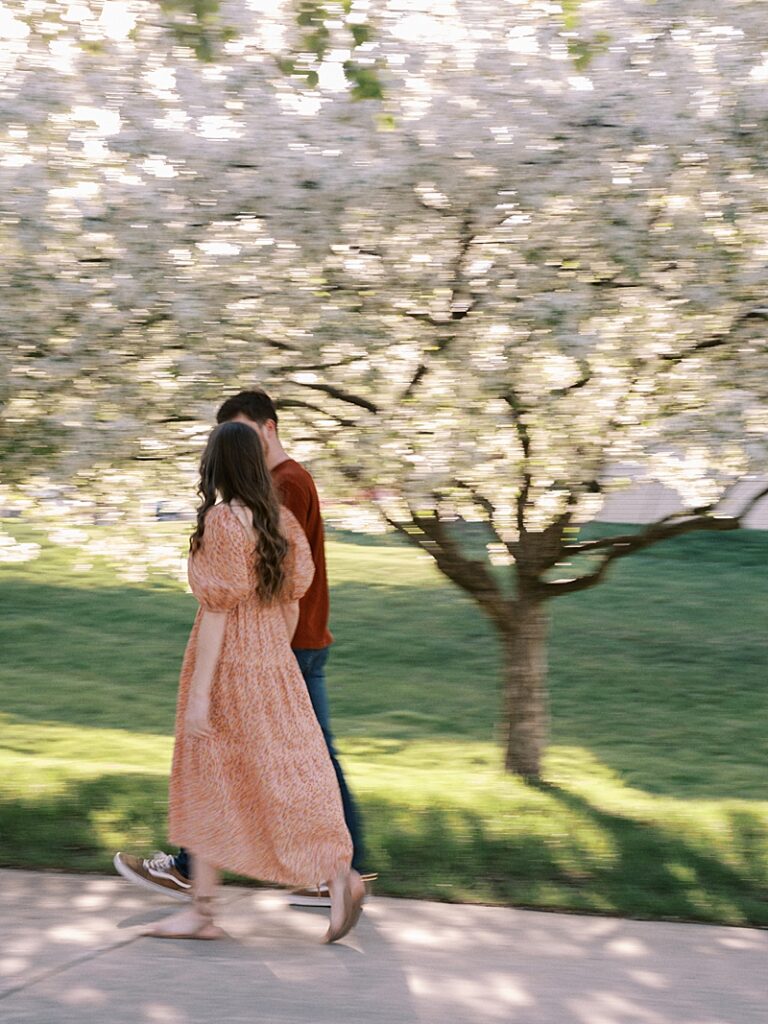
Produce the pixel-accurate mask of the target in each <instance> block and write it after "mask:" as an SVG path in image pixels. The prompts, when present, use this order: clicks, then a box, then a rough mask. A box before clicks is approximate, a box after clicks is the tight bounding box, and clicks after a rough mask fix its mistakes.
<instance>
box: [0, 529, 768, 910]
mask: <svg viewBox="0 0 768 1024" xmlns="http://www.w3.org/2000/svg"><path fill="white" fill-rule="evenodd" d="M8 525H9V527H10V528H11V529H12V530H13V531H14V532H16V533H18V534H19V535H21V534H24V537H25V539H28V538H30V537H32V536H33V535H32V534H31V533H30V531H29V529H27V528H24V527H20V526H19V525H18V524H16V523H13V524H8ZM38 539H39V538H38ZM329 555H330V566H331V575H332V583H333V597H332V601H333V609H334V616H333V623H332V626H333V628H334V631H335V633H336V639H337V643H336V645H335V647H334V652H333V656H332V659H331V662H330V665H329V683H330V691H331V698H332V705H333V712H334V723H335V729H336V733H337V736H338V739H339V745H340V748H341V751H342V754H343V758H344V763H345V766H346V769H347V771H348V775H349V777H350V781H351V784H352V786H353V787H354V789H355V791H356V793H357V794H358V797H359V799H360V801H361V803H362V805H363V810H364V814H365V823H366V827H367V837H368V844H369V848H370V861H371V866H372V867H375V868H376V869H377V870H379V871H380V872H381V881H380V883H379V886H378V891H379V892H385V893H391V894H399V895H411V896H427V897H434V898H438V899H449V900H469V901H471V900H475V901H483V902H492V903H511V904H517V905H527V906H535V907H547V908H567V909H573V910H581V911H591V912H602V913H621V914H628V915H631V916H636V917H657V918H686V919H695V920H708V921H723V922H728V923H746V922H751V923H756V924H764V925H765V924H768V793H767V792H766V763H767V762H768V696H767V687H766V683H765V680H766V665H767V664H768V633H767V631H766V621H768V617H767V615H766V613H767V612H768V576H767V574H766V572H765V564H766V558H767V556H768V538H767V537H765V536H764V535H763V534H759V533H740V534H734V535H723V536H719V537H705V536H697V537H688V538H683V539H681V540H679V541H677V542H675V543H672V544H668V545H666V546H663V547H659V548H656V549H653V550H651V551H649V552H646V553H643V554H641V555H638V556H636V557H634V558H631V559H627V560H626V561H625V562H624V563H620V564H618V565H617V567H616V571H615V572H614V573H613V575H612V576H611V577H610V578H609V580H608V581H607V582H606V583H605V584H604V585H602V586H601V587H599V588H596V589H595V590H593V591H590V592H587V593H585V594H582V595H577V596H573V597H570V598H564V599H560V600H559V601H557V602H556V603H555V604H554V606H553V611H554V623H553V637H552V646H551V659H550V660H551V690H552V717H553V742H552V746H551V748H550V750H549V753H548V756H547V759H546V767H545V778H546V781H545V783H543V784H542V785H539V786H531V785H526V784H524V783H523V782H521V781H518V780H517V779H514V778H510V777H508V776H505V775H504V774H503V773H502V772H501V770H500V762H501V757H500V751H499V749H498V747H497V746H496V745H495V744H494V729H495V721H496V713H497V709H498V705H499V686H498V653H497V650H496V646H495V642H494V638H493V635H492V633H491V631H490V629H489V627H488V626H487V624H486V623H485V621H484V620H483V618H482V617H481V616H480V614H479V613H478V612H477V610H476V609H475V607H474V605H472V603H471V602H469V601H467V600H465V599H464V598H463V597H462V595H461V594H459V593H458V592H457V591H456V590H455V589H454V588H453V587H451V586H450V585H448V584H447V583H445V582H444V581H443V580H442V579H441V578H440V577H439V576H438V574H437V573H436V571H435V570H434V568H433V566H432V564H431V562H429V561H428V560H425V559H423V558H421V557H419V556H418V554H416V553H415V552H413V551H411V550H410V549H409V548H406V547H404V546H402V545H400V544H398V543H394V542H392V541H383V540H382V541H379V542H376V543H372V542H371V541H370V539H367V540H365V541H362V540H361V539H360V540H358V539H355V538H353V537H351V536H345V535H335V536H334V537H333V538H332V539H331V541H330V544H329ZM76 560H77V559H76V557H75V556H74V555H73V554H72V552H71V551H69V550H68V549H62V548H56V547H51V546H44V549H43V553H42V555H41V557H40V558H39V559H37V560H35V561H33V562H28V563H24V564H21V565H9V566H4V567H3V568H2V589H1V590H0V602H1V607H0V611H1V612H2V617H1V619H0V647H1V649H2V651H3V658H2V660H0V707H2V709H3V716H2V718H0V780H1V781H0V863H2V864H4V865H8V866H25V867H56V868H68V869H74V870H104V869H108V868H109V864H110V859H111V855H112V852H113V851H114V849H115V848H117V847H123V848H126V847H127V848H130V849H135V850H137V851H138V850H141V851H143V850H149V849H153V848H155V847H163V846H166V845H167V844H166V841H165V808H166V786H167V773H168V767H169V761H170V755H171V750H172V728H173V714H174V706H175V693H176V681H177V674H178V669H179V664H180V660H181V655H182V652H183V648H184V644H185V642H186V638H187V633H188V629H189V626H190V624H191V620H192V617H193V614H194V608H195V602H194V600H193V598H191V597H190V596H189V595H187V594H185V593H183V591H182V589H181V587H180V586H177V585H174V584H171V583H165V584H164V583H161V582H155V583H152V584H147V585H145V586H138V585H126V584H122V583H119V581H118V580H117V578H116V577H115V575H114V574H113V572H112V571H111V570H110V569H109V567H108V566H106V565H105V564H103V563H100V562H98V561H97V563H96V565H95V568H94V569H93V571H92V572H90V573H77V572H74V571H73V562H75V561H76Z"/></svg>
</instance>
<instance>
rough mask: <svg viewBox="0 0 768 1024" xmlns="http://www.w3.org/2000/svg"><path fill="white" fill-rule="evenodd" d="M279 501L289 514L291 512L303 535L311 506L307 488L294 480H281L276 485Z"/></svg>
mask: <svg viewBox="0 0 768 1024" xmlns="http://www.w3.org/2000/svg"><path fill="white" fill-rule="evenodd" d="M277 493H278V497H279V498H280V501H281V503H282V504H283V505H285V507H286V508H287V509H288V511H289V512H293V514H294V516H296V520H297V522H298V524H299V526H300V527H301V528H302V530H303V531H304V533H306V532H307V527H308V525H309V512H310V508H311V506H312V493H311V491H310V489H309V487H306V486H302V484H300V483H297V482H296V481H295V480H283V481H281V482H280V483H278V485H277Z"/></svg>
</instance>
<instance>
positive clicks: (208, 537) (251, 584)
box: [187, 505, 256, 612]
mask: <svg viewBox="0 0 768 1024" xmlns="http://www.w3.org/2000/svg"><path fill="white" fill-rule="evenodd" d="M252 547H253V546H252V545H251V544H249V543H248V539H247V537H246V536H245V532H244V530H243V527H242V526H241V525H240V523H239V522H237V520H236V518H235V514H234V513H233V512H232V510H231V509H229V508H227V507H226V505H214V506H213V508H211V509H209V510H208V512H207V513H206V516H205V531H204V533H203V540H202V543H201V545H200V547H199V548H198V549H197V551H195V552H194V553H193V554H191V555H190V556H189V561H188V562H187V578H188V579H189V586H190V588H191V590H192V593H193V594H194V595H195V597H196V598H197V600H198V602H199V603H200V606H201V608H203V610H204V611H209V612H225V611H228V610H229V609H230V608H234V607H235V606H236V605H238V604H239V603H240V602H241V601H245V600H246V599H247V598H250V597H254V596H255V593H256V586H255V580H254V576H253V565H254V564H255V563H254V555H253V550H252Z"/></svg>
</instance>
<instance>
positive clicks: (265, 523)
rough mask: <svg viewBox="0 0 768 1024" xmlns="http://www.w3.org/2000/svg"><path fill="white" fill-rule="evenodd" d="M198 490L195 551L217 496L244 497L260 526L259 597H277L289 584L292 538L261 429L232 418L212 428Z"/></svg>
mask: <svg viewBox="0 0 768 1024" xmlns="http://www.w3.org/2000/svg"><path fill="white" fill-rule="evenodd" d="M197 493H198V495H199V496H200V504H199V505H198V507H197V527H196V529H195V531H194V533H193V534H192V536H191V537H190V538H189V550H190V551H191V552H195V551H197V550H198V548H199V547H200V544H201V543H202V540H203V534H204V533H205V514H206V512H207V511H208V509H209V508H211V507H212V506H213V505H215V504H216V498H217V496H219V495H220V496H221V499H222V501H226V502H229V501H232V499H233V498H238V499H239V500H240V501H241V502H242V503H243V505H245V506H246V507H247V508H249V509H250V511H251V518H252V520H253V526H254V529H255V530H256V537H257V542H256V551H257V557H256V578H257V580H258V591H259V595H260V596H261V598H262V600H263V601H266V602H267V603H271V602H272V601H274V600H275V599H276V598H277V597H278V595H279V594H280V591H281V590H282V588H283V583H284V582H285V569H284V562H285V556H286V555H287V553H288V541H287V540H286V539H285V537H284V536H283V534H282V533H281V532H280V505H279V503H278V500H277V494H276V493H275V489H274V486H273V484H272V476H271V474H270V472H269V470H268V469H267V463H266V459H265V458H264V450H263V448H262V446H261V439H260V438H259V436H258V434H257V433H256V431H255V430H253V429H252V428H251V427H249V426H247V425H246V424H245V423H239V422H229V423H221V424H220V425H219V426H218V427H215V428H214V429H213V430H212V431H211V435H210V437H209V438H208V443H207V445H206V446H205V451H204V452H203V457H202V458H201V460H200V482H199V483H198V485H197Z"/></svg>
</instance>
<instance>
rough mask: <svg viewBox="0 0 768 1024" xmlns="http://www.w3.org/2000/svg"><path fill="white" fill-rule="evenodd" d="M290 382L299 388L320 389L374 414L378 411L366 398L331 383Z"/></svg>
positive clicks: (332, 396) (339, 399)
mask: <svg viewBox="0 0 768 1024" xmlns="http://www.w3.org/2000/svg"><path fill="white" fill-rule="evenodd" d="M291 383H292V384H296V385H297V386H298V387H301V388H309V389H310V390H311V391H322V392H323V394H325V395H329V396H330V397H331V398H335V399H337V400H338V401H339V402H346V403H347V405H355V406H357V407H358V408H359V409H365V410H366V411H367V412H372V413H374V414H376V413H378V411H379V407H378V406H377V405H374V403H373V402H370V401H369V400H368V399H367V398H363V397H362V396H361V395H353V394H351V393H350V392H349V391H343V390H342V389H341V388H337V387H334V385H333V384H308V383H306V382H304V381H300V380H293V381H291Z"/></svg>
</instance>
